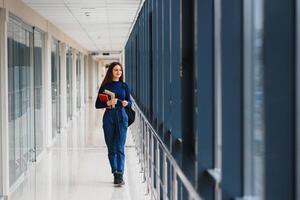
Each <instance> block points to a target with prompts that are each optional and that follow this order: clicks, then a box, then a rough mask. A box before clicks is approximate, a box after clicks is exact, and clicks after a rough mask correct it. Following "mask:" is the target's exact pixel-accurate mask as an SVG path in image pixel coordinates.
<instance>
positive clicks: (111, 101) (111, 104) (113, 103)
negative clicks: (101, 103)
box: [106, 98, 118, 106]
mask: <svg viewBox="0 0 300 200" xmlns="http://www.w3.org/2000/svg"><path fill="white" fill-rule="evenodd" d="M117 102H118V99H117V98H115V99H112V100H109V101H107V102H106V104H107V105H108V106H114V105H116V104H117Z"/></svg>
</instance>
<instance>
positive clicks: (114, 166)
mask: <svg viewBox="0 0 300 200" xmlns="http://www.w3.org/2000/svg"><path fill="white" fill-rule="evenodd" d="M127 128H128V116H127V113H126V111H125V109H124V108H122V107H116V108H114V109H106V111H105V113H104V116H103V130H104V138H105V143H106V145H107V148H108V159H109V163H110V166H111V172H112V173H115V172H116V171H118V172H121V173H122V174H123V173H124V164H125V152H124V150H125V141H126V132H127Z"/></svg>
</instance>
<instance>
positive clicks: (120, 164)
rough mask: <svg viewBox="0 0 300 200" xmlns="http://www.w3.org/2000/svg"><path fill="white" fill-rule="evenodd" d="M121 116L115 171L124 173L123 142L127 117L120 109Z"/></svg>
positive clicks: (124, 140)
mask: <svg viewBox="0 0 300 200" xmlns="http://www.w3.org/2000/svg"><path fill="white" fill-rule="evenodd" d="M121 113H122V114H121V115H119V117H121V119H120V120H119V131H120V133H119V137H118V139H119V140H118V145H117V160H118V162H117V163H118V164H117V170H118V171H119V172H121V173H122V174H123V173H124V165H125V142H126V135H127V128H128V116H127V114H126V112H125V110H124V109H122V112H121Z"/></svg>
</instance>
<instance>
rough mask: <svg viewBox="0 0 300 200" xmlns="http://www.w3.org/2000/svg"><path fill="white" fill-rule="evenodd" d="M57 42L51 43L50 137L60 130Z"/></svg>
mask: <svg viewBox="0 0 300 200" xmlns="http://www.w3.org/2000/svg"><path fill="white" fill-rule="evenodd" d="M59 63H60V62H59V42H58V41H57V40H54V39H53V42H52V45H51V90H52V91H51V93H52V138H54V137H55V136H56V134H57V133H58V132H59V131H60V114H59V113H60V70H59V68H60V66H59Z"/></svg>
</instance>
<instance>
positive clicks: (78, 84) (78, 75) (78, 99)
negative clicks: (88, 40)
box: [76, 53, 81, 110]
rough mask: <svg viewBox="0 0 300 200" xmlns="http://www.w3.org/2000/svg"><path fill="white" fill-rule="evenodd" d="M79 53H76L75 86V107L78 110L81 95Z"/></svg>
mask: <svg viewBox="0 0 300 200" xmlns="http://www.w3.org/2000/svg"><path fill="white" fill-rule="evenodd" d="M80 65H81V54H80V53H78V54H77V59H76V88H77V109H78V110H79V109H80V106H81V104H80V100H81V97H80V73H81V71H80V68H81V66H80Z"/></svg>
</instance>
